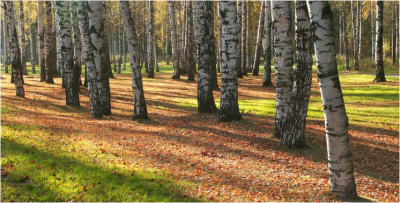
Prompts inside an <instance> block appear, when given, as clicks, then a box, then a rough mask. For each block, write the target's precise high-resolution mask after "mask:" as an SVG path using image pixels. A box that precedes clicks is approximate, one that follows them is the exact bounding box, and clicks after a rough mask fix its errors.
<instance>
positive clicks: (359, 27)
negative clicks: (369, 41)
mask: <svg viewBox="0 0 400 203" xmlns="http://www.w3.org/2000/svg"><path fill="white" fill-rule="evenodd" d="M358 7H359V10H358V54H357V55H358V61H360V60H361V48H362V46H361V45H362V41H361V39H362V1H358Z"/></svg>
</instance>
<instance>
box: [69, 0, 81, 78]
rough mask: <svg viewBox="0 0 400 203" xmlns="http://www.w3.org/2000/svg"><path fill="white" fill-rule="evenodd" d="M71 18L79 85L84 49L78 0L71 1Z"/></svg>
mask: <svg viewBox="0 0 400 203" xmlns="http://www.w3.org/2000/svg"><path fill="white" fill-rule="evenodd" d="M71 7H72V8H71V19H72V28H73V33H74V35H73V36H74V63H75V67H76V68H77V69H78V72H79V76H78V85H81V73H82V67H81V64H82V61H81V56H82V50H81V31H80V29H79V21H78V3H77V2H76V1H71Z"/></svg>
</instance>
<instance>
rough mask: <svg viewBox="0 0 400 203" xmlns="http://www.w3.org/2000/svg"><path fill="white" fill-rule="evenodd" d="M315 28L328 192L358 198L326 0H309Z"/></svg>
mask: <svg viewBox="0 0 400 203" xmlns="http://www.w3.org/2000/svg"><path fill="white" fill-rule="evenodd" d="M309 8H310V16H311V19H312V23H313V25H314V26H313V28H314V43H315V55H316V61H317V71H318V73H317V74H318V81H319V86H320V91H321V98H322V105H323V109H324V116H325V131H326V143H327V148H328V167H329V175H330V177H329V182H330V187H331V192H332V193H334V194H337V195H339V196H342V197H357V191H356V185H355V181H354V171H353V161H352V155H351V151H350V146H349V134H348V125H349V123H348V118H347V115H346V109H345V106H344V101H343V94H342V90H341V87H340V81H339V75H338V70H337V64H336V51H335V39H334V35H333V14H332V11H331V8H330V5H329V3H328V2H326V1H318V2H317V1H314V2H312V1H309Z"/></svg>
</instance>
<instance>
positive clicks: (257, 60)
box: [253, 1, 265, 76]
mask: <svg viewBox="0 0 400 203" xmlns="http://www.w3.org/2000/svg"><path fill="white" fill-rule="evenodd" d="M264 5H265V1H263V2H262V3H261V9H260V19H259V21H258V34H257V45H256V51H255V56H254V64H253V76H258V72H259V66H260V57H261V50H262V38H263V31H264V20H265V19H264V18H265V10H264V9H263V8H264Z"/></svg>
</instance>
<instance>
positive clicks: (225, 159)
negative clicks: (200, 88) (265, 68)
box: [1, 63, 399, 201]
mask: <svg viewBox="0 0 400 203" xmlns="http://www.w3.org/2000/svg"><path fill="white" fill-rule="evenodd" d="M159 65H160V70H161V72H160V73H156V74H155V75H156V78H154V79H148V78H146V74H144V75H143V76H144V78H143V81H144V88H145V97H146V102H147V105H148V111H149V117H150V120H141V121H131V120H130V119H131V117H132V115H133V106H132V101H133V98H132V92H131V91H132V90H131V84H130V83H131V80H130V74H129V72H130V71H129V70H123V71H122V73H123V74H115V77H116V78H115V79H111V80H110V85H111V90H112V96H111V98H112V104H111V105H112V115H111V116H106V117H104V118H103V119H90V112H89V109H90V106H89V100H88V93H87V89H86V88H81V90H80V91H81V92H80V100H81V106H80V107H76V108H72V107H67V106H65V105H64V104H65V98H64V97H65V95H64V94H65V92H64V90H63V89H62V88H61V86H60V78H56V79H55V82H56V84H54V85H49V84H45V83H41V82H38V80H39V78H38V75H37V74H36V75H32V76H33V78H26V80H25V82H26V85H25V86H24V87H25V91H26V98H25V99H21V98H16V97H15V96H14V95H15V90H14V86H13V84H10V83H9V79H10V76H9V74H3V75H2V77H4V78H5V79H3V80H2V81H1V88H2V91H1V98H2V103H1V113H2V117H1V121H2V124H1V127H2V128H1V136H2V139H1V147H2V159H1V167H2V186H1V187H2V188H1V189H2V201H72V200H74V201H347V200H341V199H340V198H338V197H335V196H333V195H331V194H330V193H329V183H328V177H329V175H328V173H327V162H326V141H325V134H324V119H323V113H322V105H321V98H320V94H319V88H318V83H317V79H316V77H315V75H314V78H313V86H312V96H311V102H310V108H309V113H308V121H307V129H306V137H307V143H308V144H309V145H310V148H309V149H306V150H287V149H281V148H280V147H279V143H280V141H279V140H278V139H274V138H272V137H271V133H272V131H273V126H274V113H275V88H274V87H268V88H265V87H262V86H261V84H262V83H261V81H262V76H261V75H260V77H253V76H248V77H245V78H244V79H239V107H240V111H241V113H242V116H243V120H241V121H240V122H231V123H219V122H218V121H217V117H218V115H217V114H198V113H197V100H196V87H197V82H188V81H186V80H185V79H186V76H182V79H181V80H172V79H170V78H171V76H172V75H171V73H172V67H171V66H172V65H169V66H166V65H165V64H163V63H159ZM127 67H128V66H127ZM2 71H3V70H2ZM142 72H144V70H142ZM82 77H83V76H82ZM387 78H388V80H389V81H390V82H386V83H374V82H371V81H372V80H373V76H369V75H349V74H341V75H340V80H341V84H342V89H343V93H344V99H345V103H346V110H347V115H348V117H349V123H350V126H349V129H350V139H351V149H352V152H353V158H354V167H355V173H356V184H357V190H358V194H359V196H360V197H359V198H358V199H356V201H369V200H371V201H399V199H398V192H399V189H398V186H399V185H398V184H399V176H398V170H399V166H398V163H399V155H398V154H399V149H398V144H399V140H398V131H399V126H398V123H399V100H398V98H399V90H398V85H399V84H398V82H399V80H398V77H387ZM218 81H220V78H218ZM219 85H220V84H219ZM219 97H220V93H219V92H218V91H214V98H215V101H216V104H217V106H218V107H219V99H218V98H219Z"/></svg>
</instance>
